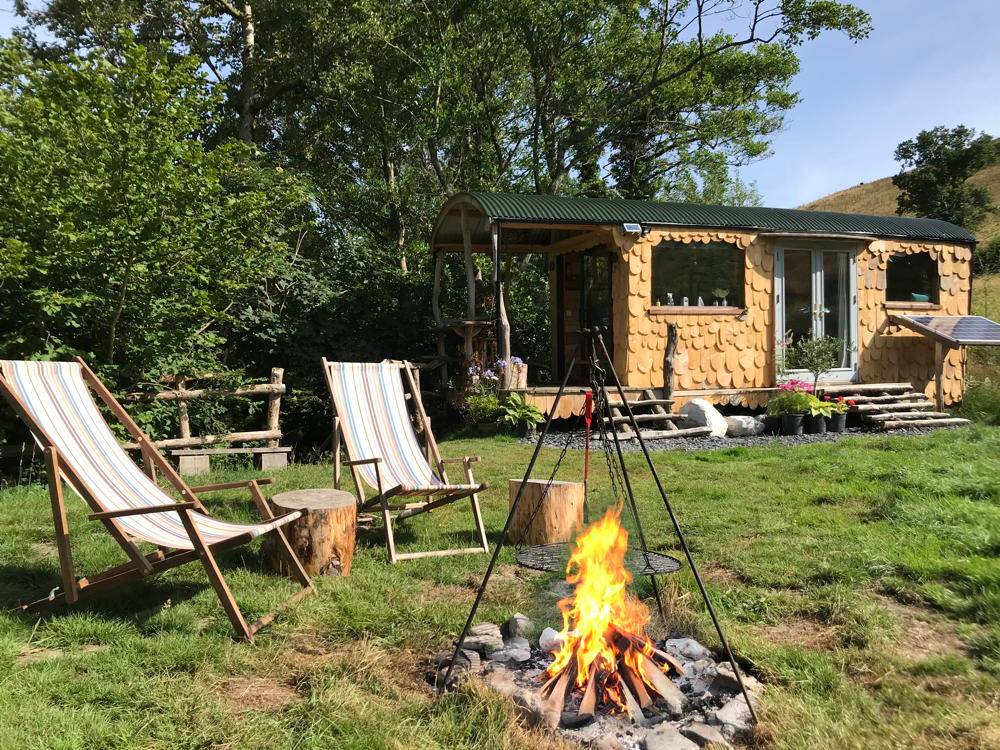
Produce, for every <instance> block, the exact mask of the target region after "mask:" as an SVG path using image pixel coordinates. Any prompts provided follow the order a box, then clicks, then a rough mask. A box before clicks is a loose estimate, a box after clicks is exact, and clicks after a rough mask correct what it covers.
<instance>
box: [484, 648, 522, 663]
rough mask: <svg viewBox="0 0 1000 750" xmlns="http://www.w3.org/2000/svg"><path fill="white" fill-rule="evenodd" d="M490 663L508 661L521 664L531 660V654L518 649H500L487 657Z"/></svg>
mask: <svg viewBox="0 0 1000 750" xmlns="http://www.w3.org/2000/svg"><path fill="white" fill-rule="evenodd" d="M488 658H489V660H490V661H498V662H501V663H507V662H509V661H514V662H518V663H520V662H522V661H528V659H530V658H531V652H530V651H529V650H528V649H519V648H502V649H500V650H499V651H494V652H493V653H491V654H490V655H489V657H488Z"/></svg>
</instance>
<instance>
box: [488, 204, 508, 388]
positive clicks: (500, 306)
mask: <svg viewBox="0 0 1000 750" xmlns="http://www.w3.org/2000/svg"><path fill="white" fill-rule="evenodd" d="M490 236H491V239H492V241H493V287H494V296H495V297H496V311H497V349H498V352H497V354H498V355H499V356H500V359H501V360H503V361H504V362H505V363H507V365H508V366H507V367H505V368H504V376H503V382H502V383H501V386H502V387H504V388H506V387H507V386H508V385H510V366H509V365H510V321H509V320H508V319H507V307H506V305H505V304H504V299H503V298H504V294H503V286H504V280H503V271H502V270H501V268H500V224H499V223H497V222H493V223H492V224H491V225H490Z"/></svg>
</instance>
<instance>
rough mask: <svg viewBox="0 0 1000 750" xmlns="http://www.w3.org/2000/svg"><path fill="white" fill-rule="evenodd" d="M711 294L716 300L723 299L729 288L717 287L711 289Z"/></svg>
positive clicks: (726, 295) (727, 294)
mask: <svg viewBox="0 0 1000 750" xmlns="http://www.w3.org/2000/svg"><path fill="white" fill-rule="evenodd" d="M712 296H713V297H715V298H716V299H718V300H723V299H725V298H726V297H728V296H729V290H728V289H723V288H722V287H718V288H717V289H713V290H712Z"/></svg>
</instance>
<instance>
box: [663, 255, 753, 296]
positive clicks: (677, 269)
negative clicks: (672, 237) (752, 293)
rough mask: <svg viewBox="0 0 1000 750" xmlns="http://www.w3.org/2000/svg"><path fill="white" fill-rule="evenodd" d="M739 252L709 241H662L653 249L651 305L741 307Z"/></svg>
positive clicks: (741, 282) (740, 257)
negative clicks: (704, 243) (687, 243)
mask: <svg viewBox="0 0 1000 750" xmlns="http://www.w3.org/2000/svg"><path fill="white" fill-rule="evenodd" d="M743 264H744V255H743V251H742V250H740V249H739V248H738V247H736V246H735V245H729V244H727V243H724V242H713V243H710V244H707V245H703V244H700V243H694V242H692V243H691V244H689V245H685V244H683V243H680V242H663V243H660V244H659V245H657V246H656V247H654V248H653V305H654V306H657V307H660V306H667V305H684V304H685V299H686V300H687V302H686V304H687V305H688V306H695V305H697V304H698V300H699V299H700V300H701V304H702V305H716V304H719V305H726V306H728V307H743V306H744V299H743V279H744V265H743Z"/></svg>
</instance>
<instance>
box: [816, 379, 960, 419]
mask: <svg viewBox="0 0 1000 750" xmlns="http://www.w3.org/2000/svg"><path fill="white" fill-rule="evenodd" d="M823 390H824V393H825V394H826V395H828V396H842V397H843V398H845V399H847V400H849V401H853V402H854V406H852V407H851V412H853V413H854V414H857V415H859V416H860V417H861V421H862V422H865V423H867V424H870V425H873V426H875V427H878V428H881V429H883V430H905V429H910V428H913V427H920V428H924V429H926V428H933V427H959V426H961V425H963V424H968V423H969V420H968V419H963V418H961V417H955V416H952V415H951V414H949V413H948V412H946V411H936V410H935V409H936V407H935V404H934V402H933V401H931V400H930V399H929V398H927V396H926V395H925V394H923V393H920V392H918V391H915V390H913V386H912V385H910V384H909V383H867V384H866V383H849V384H846V385H836V386H828V387H826V388H824V389H823Z"/></svg>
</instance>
